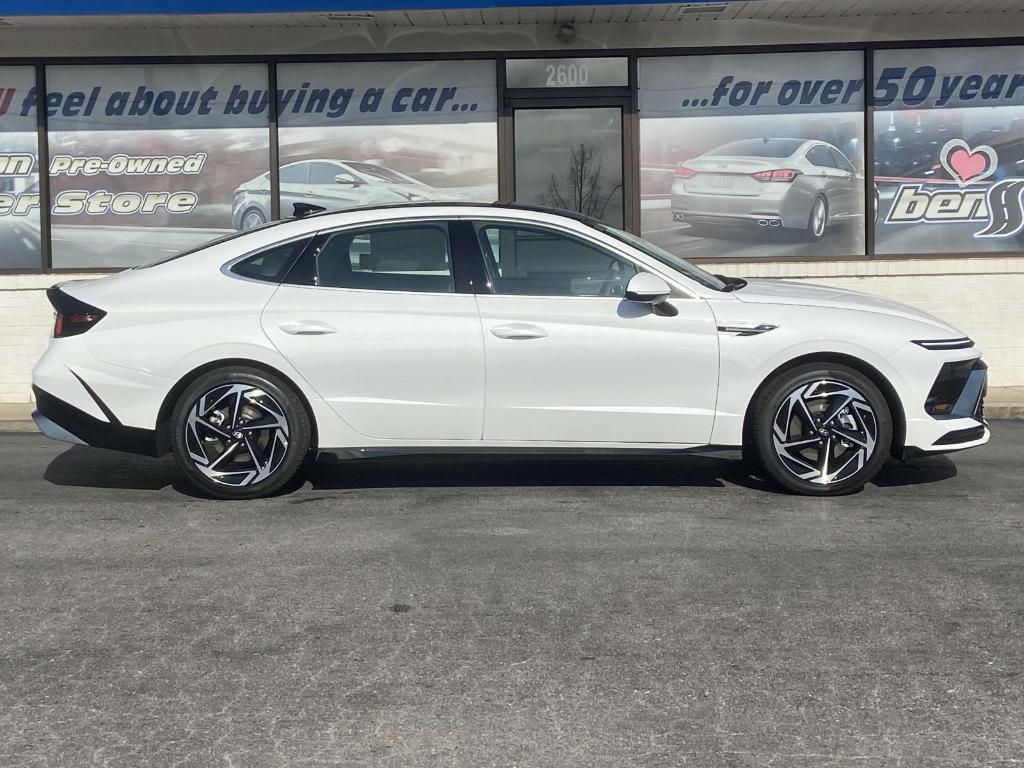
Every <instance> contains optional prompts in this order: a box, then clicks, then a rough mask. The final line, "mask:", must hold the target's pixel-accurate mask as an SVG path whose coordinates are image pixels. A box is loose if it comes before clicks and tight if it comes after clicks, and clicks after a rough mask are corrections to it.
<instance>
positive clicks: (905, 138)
mask: <svg viewBox="0 0 1024 768" xmlns="http://www.w3.org/2000/svg"><path fill="white" fill-rule="evenodd" d="M1022 56H1024V47H1006V46H1003V47H985V48H929V49H914V50H892V51H879V52H877V53H876V54H875V58H874V62H875V63H874V70H875V78H876V81H875V112H874V155H875V157H874V163H875V186H876V189H877V201H878V215H877V218H876V223H875V252H876V253H879V254H902V253H978V252H993V251H1020V250H1024V202H1022V194H1024V75H1021V74H1020V73H1019V71H1018V68H1017V67H1015V66H1013V65H1012V64H1008V63H1009V62H1015V61H1020V59H1021V57H1022Z"/></svg>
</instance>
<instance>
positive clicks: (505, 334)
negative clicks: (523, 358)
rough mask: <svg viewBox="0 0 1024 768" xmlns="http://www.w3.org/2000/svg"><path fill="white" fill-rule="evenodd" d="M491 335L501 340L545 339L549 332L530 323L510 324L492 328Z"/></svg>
mask: <svg viewBox="0 0 1024 768" xmlns="http://www.w3.org/2000/svg"><path fill="white" fill-rule="evenodd" d="M491 333H492V334H493V335H495V336H497V337H498V338H499V339H513V340H517V339H518V340H525V339H543V338H544V337H545V336H547V335H548V332H547V331H545V330H544V329H543V328H538V327H537V326H536V325H530V324H528V323H509V324H508V325H496V326H494V327H493V328H491Z"/></svg>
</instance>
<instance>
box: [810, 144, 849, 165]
mask: <svg viewBox="0 0 1024 768" xmlns="http://www.w3.org/2000/svg"><path fill="white" fill-rule="evenodd" d="M818 150H820V151H821V152H824V153H825V157H826V158H828V165H820V164H818V163H816V162H814V160H813V159H812V158H811V153H812V152H815V151H818ZM804 157H805V158H806V160H807V162H808V163H810V164H811V165H813V166H814V167H815V168H828V169H831V170H833V171H840V170H842V169H841V168H840V167H839V166H837V165H836V159H835V158H834V157H832V152H831V151H830V150H829V147H828V145H827V144H824V143H819V144H814V145H812V146H810V147H808V148H807V152H806V153H805V154H804Z"/></svg>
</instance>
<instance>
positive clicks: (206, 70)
mask: <svg viewBox="0 0 1024 768" xmlns="http://www.w3.org/2000/svg"><path fill="white" fill-rule="evenodd" d="M47 91H48V93H47V109H48V116H49V145H50V198H51V199H50V210H51V230H52V243H53V246H52V253H53V266H54V267H55V268H77V267H124V266H132V265H136V264H144V263H147V262H150V261H153V260H155V259H159V258H162V257H164V256H166V255H168V254H170V253H174V252H176V251H180V250H183V249H185V248H189V247H193V246H195V245H197V244H199V243H201V242H204V241H206V240H211V239H213V238H215V237H218V236H221V235H224V234H227V233H229V232H232V231H234V230H236V229H239V228H240V227H241V226H242V222H241V220H240V216H239V214H240V213H241V211H240V210H239V208H238V205H237V200H238V199H239V197H240V196H241V193H240V190H241V188H242V187H243V186H244V185H245V184H246V183H247V182H249V181H250V180H255V179H264V180H266V175H267V173H268V165H269V157H270V154H269V153H270V139H269V128H268V115H269V109H268V106H269V93H268V85H267V68H266V66H264V65H260V64H253V65H237V64H225V65H219V64H198V65H177V64H166V65H164V64H161V65H145V66H113V65H111V66H54V67H48V68H47ZM268 197H269V196H268Z"/></svg>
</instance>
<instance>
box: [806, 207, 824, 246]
mask: <svg viewBox="0 0 1024 768" xmlns="http://www.w3.org/2000/svg"><path fill="white" fill-rule="evenodd" d="M826 229H828V201H827V200H825V198H824V197H820V196H819V197H816V198H814V204H813V205H811V214H810V216H808V218H807V236H808V237H809V238H811V239H812V240H820V239H821V238H823V237H824V236H825V230H826Z"/></svg>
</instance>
